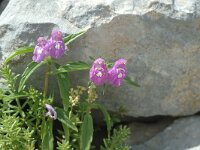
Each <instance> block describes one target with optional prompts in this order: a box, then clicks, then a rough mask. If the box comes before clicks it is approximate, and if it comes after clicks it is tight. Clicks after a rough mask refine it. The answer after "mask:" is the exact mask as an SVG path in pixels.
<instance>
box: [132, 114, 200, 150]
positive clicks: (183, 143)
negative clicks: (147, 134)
mask: <svg viewBox="0 0 200 150" xmlns="http://www.w3.org/2000/svg"><path fill="white" fill-rule="evenodd" d="M199 126H200V117H199V116H196V117H187V118H182V119H178V120H176V121H175V122H174V123H173V124H172V125H170V126H169V127H167V128H166V129H165V130H164V131H163V132H160V133H159V134H157V135H156V136H154V137H153V138H152V139H150V140H149V141H147V142H145V143H143V144H140V145H134V146H132V149H133V150H161V149H162V150H186V149H188V150H193V149H194V150H195V149H196V150H197V149H198V146H199V145H200V142H199V138H200V130H199Z"/></svg>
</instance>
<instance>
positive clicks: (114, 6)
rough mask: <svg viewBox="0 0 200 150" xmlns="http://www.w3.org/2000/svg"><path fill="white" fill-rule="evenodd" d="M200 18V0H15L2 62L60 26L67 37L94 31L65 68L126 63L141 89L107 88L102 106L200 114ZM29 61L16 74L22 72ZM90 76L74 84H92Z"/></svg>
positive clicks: (8, 11) (1, 40)
mask: <svg viewBox="0 0 200 150" xmlns="http://www.w3.org/2000/svg"><path fill="white" fill-rule="evenodd" d="M199 14H200V1H199V0H191V1H186V0H184V1H183V0H173V1H172V0H163V1H160V0H139V1H131V0H123V1H119V0H109V1H104V0H98V1H94V2H92V1H90V0H85V1H76V2H74V1H70V0H69V1H63V0H51V1H49V0H40V1H39V0H35V1H32V0H10V2H9V3H8V5H7V7H6V8H5V10H4V11H3V12H2V14H1V16H0V20H1V22H0V54H2V59H0V62H2V60H3V59H5V58H6V57H7V56H8V55H9V54H10V53H11V52H12V51H13V50H14V49H15V48H16V47H20V46H24V45H34V43H35V41H36V39H37V37H38V36H47V35H49V33H50V32H51V30H52V28H54V27H59V28H60V29H61V30H62V31H63V32H64V33H66V34H69V33H75V32H77V31H80V30H83V29H86V28H89V30H88V31H87V33H86V34H85V36H82V37H81V38H80V39H78V40H77V41H75V42H74V43H73V44H71V45H70V48H71V51H70V52H69V55H68V57H66V58H64V59H63V61H66V60H69V59H70V60H86V61H88V62H89V58H88V57H89V56H94V57H104V58H106V59H107V60H110V61H114V60H117V59H118V58H121V57H123V58H125V59H127V60H128V63H127V68H128V75H129V76H130V77H131V78H133V79H134V77H135V80H136V81H137V82H138V83H139V84H140V85H141V87H140V88H132V87H131V86H129V85H126V84H124V85H123V86H122V87H120V88H107V90H106V91H105V95H104V96H102V97H101V99H100V100H99V101H100V102H102V103H104V104H105V105H106V106H107V108H109V109H110V110H111V111H117V110H118V109H120V108H124V109H126V110H127V112H126V115H130V116H134V117H137V116H146V117H147V116H154V115H172V116H180V115H181V116H182V115H190V114H194V113H196V112H198V111H199V110H200V101H199V98H200V93H199V91H200V86H199V84H200V77H199V76H198V74H199V72H200V66H199V63H200V59H199V58H200V51H199V47H200V43H199V41H200V30H199V26H200V21H199V20H200V19H199ZM28 58H29V60H30V57H28ZM28 58H27V57H21V58H20V59H19V61H16V62H15V64H14V65H15V66H16V67H15V68H16V69H17V70H18V71H21V70H20V69H21V68H23V67H24V65H25V62H27V61H28ZM22 66H23V67H22ZM38 76H39V77H40V76H41V75H40V74H39V75H35V78H36V77H38ZM87 76H88V73H85V77H84V76H81V78H80V74H76V75H74V79H75V81H76V83H85V82H87V79H88V77H87ZM35 78H33V79H34V80H35ZM33 79H32V80H33ZM34 80H33V81H34ZM41 80H42V79H40V80H38V82H37V84H39V83H40V82H39V81H41Z"/></svg>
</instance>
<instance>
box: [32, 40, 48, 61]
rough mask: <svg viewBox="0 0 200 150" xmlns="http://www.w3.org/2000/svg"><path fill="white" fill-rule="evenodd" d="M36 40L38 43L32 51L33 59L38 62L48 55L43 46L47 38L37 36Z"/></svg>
mask: <svg viewBox="0 0 200 150" xmlns="http://www.w3.org/2000/svg"><path fill="white" fill-rule="evenodd" d="M37 42H38V43H37V45H36V46H35V49H34V52H33V61H34V62H38V63H39V62H41V61H43V60H44V58H45V57H46V56H47V55H48V54H47V49H46V48H45V45H46V43H47V40H46V39H45V38H44V37H39V38H38V40H37Z"/></svg>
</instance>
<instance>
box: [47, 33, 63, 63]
mask: <svg viewBox="0 0 200 150" xmlns="http://www.w3.org/2000/svg"><path fill="white" fill-rule="evenodd" d="M45 47H46V48H47V49H48V52H49V55H50V56H51V57H53V58H55V59H58V58H60V57H61V56H63V55H64V53H65V43H64V40H63V39H62V33H61V31H59V30H53V31H52V33H51V38H50V40H49V41H48V42H47V44H46V46H45Z"/></svg>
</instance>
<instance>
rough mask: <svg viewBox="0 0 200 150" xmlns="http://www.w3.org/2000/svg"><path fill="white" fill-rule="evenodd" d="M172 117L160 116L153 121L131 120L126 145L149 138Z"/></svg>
mask: <svg viewBox="0 0 200 150" xmlns="http://www.w3.org/2000/svg"><path fill="white" fill-rule="evenodd" d="M173 120H174V119H173V118H162V119H159V120H156V121H153V122H133V123H131V124H129V125H128V127H129V128H130V130H131V135H130V136H129V138H128V139H127V140H126V143H127V144H128V145H136V144H141V143H144V142H146V141H148V140H150V139H151V138H152V137H154V136H155V135H157V134H158V133H160V132H162V131H163V130H164V129H165V128H166V127H167V126H169V125H170V124H171V123H172V122H173Z"/></svg>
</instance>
